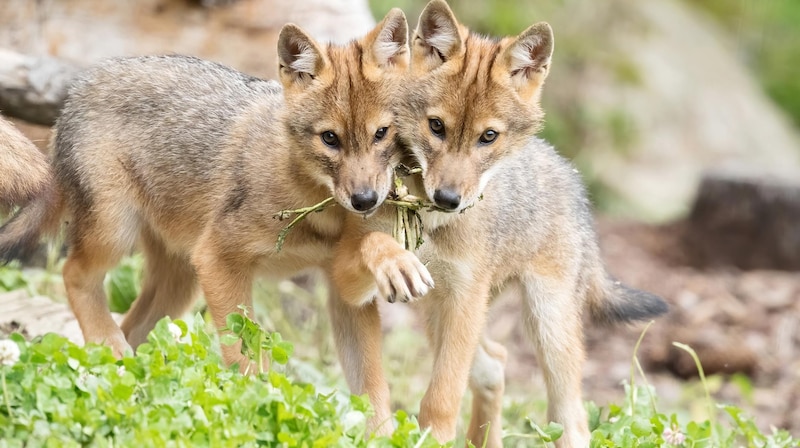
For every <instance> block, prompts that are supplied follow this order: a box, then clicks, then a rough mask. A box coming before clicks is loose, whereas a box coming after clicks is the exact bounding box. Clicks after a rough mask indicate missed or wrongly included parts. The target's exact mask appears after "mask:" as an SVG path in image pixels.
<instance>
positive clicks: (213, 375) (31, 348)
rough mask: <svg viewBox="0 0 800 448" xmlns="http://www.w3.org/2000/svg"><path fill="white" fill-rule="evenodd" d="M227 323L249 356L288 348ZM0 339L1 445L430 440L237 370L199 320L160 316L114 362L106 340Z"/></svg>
mask: <svg viewBox="0 0 800 448" xmlns="http://www.w3.org/2000/svg"><path fill="white" fill-rule="evenodd" d="M228 329H229V330H230V332H231V333H232V334H233V335H235V336H232V337H226V338H225V339H226V340H228V342H230V340H234V339H235V340H241V341H242V342H243V344H242V345H243V351H244V352H246V353H248V354H249V355H250V358H251V359H253V360H256V359H258V358H259V357H260V356H270V357H271V359H272V361H273V362H274V363H278V364H280V363H284V362H286V361H287V360H288V358H289V356H290V355H291V352H292V348H291V345H290V344H288V343H286V342H285V341H282V340H281V339H280V337H279V336H278V335H277V334H275V333H268V332H265V331H264V330H263V329H261V328H260V327H258V326H257V325H256V324H255V323H254V322H252V321H251V320H250V319H249V318H247V317H245V316H241V315H232V316H231V317H230V318H229V319H228ZM2 342H3V343H4V344H6V345H8V344H14V346H15V347H16V348H17V349H18V350H17V351H18V353H17V354H16V355H15V354H14V353H13V352H14V350H8V351H3V350H0V357H3V359H2V361H3V362H2V363H1V364H0V369H2V370H0V373H2V380H3V386H4V396H3V402H2V405H0V445H1V446H4V447H22V446H48V447H50V446H58V447H79V446H90V447H112V446H136V445H138V446H175V447H190V446H191V447H196V446H198V447H202V446H214V447H219V446H223V447H224V446H231V447H234V446H236V447H239V446H275V447H279V446H280V447H406V446H409V447H410V446H419V447H430V446H436V445H437V444H436V443H435V442H434V441H433V439H432V438H431V437H430V436H429V435H428V433H427V432H426V431H421V430H420V429H419V426H418V424H417V423H416V420H415V419H414V418H412V417H409V416H408V415H407V414H405V413H403V412H398V413H397V414H396V415H395V419H396V423H397V430H396V431H395V433H394V434H393V435H392V436H391V437H380V438H374V437H373V438H371V437H370V436H369V435H367V434H366V433H365V425H366V420H367V417H368V416H369V415H370V412H371V410H370V407H369V403H368V400H367V399H366V398H365V397H360V396H348V397H347V398H346V399H341V398H340V397H341V394H336V393H330V394H327V395H323V394H320V393H319V392H317V390H316V388H315V386H314V385H312V384H308V383H303V382H298V381H295V380H293V379H292V378H289V377H287V376H286V375H285V374H283V373H281V372H279V371H278V370H277V369H272V370H270V371H269V372H259V373H257V374H253V375H242V374H240V373H239V371H238V370H237V369H235V368H226V367H224V366H223V364H222V360H221V357H220V355H219V353H218V351H217V350H216V340H215V338H214V337H212V336H210V335H209V334H208V333H207V332H206V330H205V328H204V324H203V320H202V319H201V318H197V319H195V320H194V323H193V324H192V325H191V326H190V325H187V324H186V323H184V322H183V321H175V322H171V321H170V320H169V319H164V320H162V321H160V322H159V323H158V324H157V325H156V328H155V329H154V330H153V332H152V333H151V334H150V336H149V337H148V341H147V342H146V343H145V344H142V345H141V346H139V348H138V349H137V353H136V355H135V356H126V357H124V358H123V359H121V360H117V359H116V358H114V356H113V355H112V354H111V350H110V349H109V348H108V347H105V346H98V345H92V344H89V345H87V346H85V347H79V346H77V345H75V344H73V343H71V342H69V341H68V340H67V339H66V338H64V337H61V336H58V335H56V334H47V335H45V336H43V337H41V338H37V339H35V340H34V341H32V342H28V341H25V340H24V338H22V337H21V336H20V335H17V334H15V335H12V336H11V340H7V341H2ZM4 347H5V346H4ZM6 348H7V347H6ZM259 353H260V354H259ZM6 355H8V356H6Z"/></svg>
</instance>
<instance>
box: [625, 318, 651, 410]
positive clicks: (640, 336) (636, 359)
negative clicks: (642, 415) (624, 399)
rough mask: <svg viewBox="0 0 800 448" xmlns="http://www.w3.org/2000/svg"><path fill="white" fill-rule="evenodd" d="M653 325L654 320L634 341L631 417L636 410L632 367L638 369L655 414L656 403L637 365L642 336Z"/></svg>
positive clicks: (639, 366)
mask: <svg viewBox="0 0 800 448" xmlns="http://www.w3.org/2000/svg"><path fill="white" fill-rule="evenodd" d="M653 323H655V321H654V320H651V321H650V322H648V323H647V325H646V326H645V327H644V329H643V330H642V333H641V334H640V335H639V339H638V340H637V341H636V345H634V346H633V359H632V360H631V382H630V384H631V398H630V401H631V416H633V413H634V410H635V409H636V384H635V383H634V371H635V370H634V367H635V369H638V371H639V375H641V376H642V381H644V384H645V386H647V390H648V395H649V396H650V404H651V405H652V406H653V413H656V403H655V399H654V398H653V394H651V393H650V385H649V384H648V383H647V377H646V376H645V374H644V370H642V365H641V364H640V363H639V356H638V354H639V346H640V345H642V341H643V340H644V335H645V334H647V330H649V329H650V326H651V325H653Z"/></svg>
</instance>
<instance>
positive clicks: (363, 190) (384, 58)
mask: <svg viewBox="0 0 800 448" xmlns="http://www.w3.org/2000/svg"><path fill="white" fill-rule="evenodd" d="M278 59H279V61H278V62H279V73H280V80H281V83H282V84H283V87H284V95H285V98H286V102H285V108H286V110H285V113H286V114H287V115H286V117H289V118H290V119H289V120H287V128H288V133H289V136H290V138H291V139H292V140H293V142H292V143H293V144H294V145H293V146H294V147H295V148H296V150H297V151H298V152H299V153H298V154H297V156H298V157H295V160H297V162H298V164H300V165H302V166H301V167H298V168H300V169H299V170H298V171H299V172H302V173H303V174H304V175H306V176H309V178H311V179H312V180H313V181H314V182H316V183H317V184H319V185H324V186H327V187H328V188H329V189H330V192H331V194H332V196H333V197H334V198H335V199H336V201H337V202H338V203H339V204H341V205H342V206H344V207H345V208H347V209H349V210H351V211H354V212H359V213H368V212H370V211H372V210H374V209H375V208H376V207H377V206H378V205H380V204H381V203H382V202H383V200H384V199H386V196H387V194H388V193H389V190H390V188H391V186H392V166H393V162H394V161H395V160H396V159H397V158H398V157H399V156H400V154H399V153H398V150H396V144H395V140H396V132H397V130H396V127H395V121H396V120H395V108H396V106H397V100H398V98H399V96H400V92H399V84H400V83H401V81H402V79H403V78H404V77H405V75H406V71H407V69H408V65H409V51H408V24H407V22H406V17H405V15H403V12H402V11H400V10H399V9H393V10H391V11H390V12H389V13H388V14H387V15H386V17H385V18H384V19H383V20H382V21H381V22H380V23H379V24H378V25H377V26H376V27H375V29H373V30H372V31H370V32H369V33H368V34H367V35H366V36H365V37H363V38H361V39H359V40H357V41H352V42H350V43H348V44H346V45H343V46H335V45H330V44H327V45H322V44H319V43H317V42H315V41H314V39H312V38H311V37H309V36H308V35H307V34H306V33H304V32H303V31H302V30H300V28H298V27H297V26H295V25H292V24H289V25H286V26H284V27H283V29H282V30H281V33H280V36H279V38H278Z"/></svg>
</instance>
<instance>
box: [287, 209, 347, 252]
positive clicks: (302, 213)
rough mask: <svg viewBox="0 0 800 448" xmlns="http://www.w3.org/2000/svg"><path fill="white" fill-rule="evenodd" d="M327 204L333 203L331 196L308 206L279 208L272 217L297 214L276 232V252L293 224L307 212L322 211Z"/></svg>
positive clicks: (306, 214) (307, 213)
mask: <svg viewBox="0 0 800 448" xmlns="http://www.w3.org/2000/svg"><path fill="white" fill-rule="evenodd" d="M329 205H335V204H334V203H333V197H330V198H328V199H325V200H324V201H322V202H320V203H319V204H316V205H312V206H310V207H303V208H298V209H296V210H281V211H279V212H278V213H276V214H275V216H274V217H275V218H277V219H280V220H284V219H286V218H288V217H289V216H291V215H293V214H297V216H296V217H295V218H294V219H293V220H292V222H290V223H289V224H288V225H287V226H286V227H284V228H283V229H282V230H281V231H280V233H278V241H277V242H276V243H275V251H276V252H280V251H281V249H282V248H283V242H284V241H285V240H286V235H287V234H288V233H289V231H290V230H292V228H293V227H294V226H296V225H297V223H299V222H300V221H302V220H303V219H305V217H306V216H308V215H309V214H311V213H313V212H318V211H322V209H324V208H325V207H328V206H329Z"/></svg>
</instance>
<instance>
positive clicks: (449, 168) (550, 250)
mask: <svg viewBox="0 0 800 448" xmlns="http://www.w3.org/2000/svg"><path fill="white" fill-rule="evenodd" d="M552 51H553V34H552V31H551V29H550V26H549V25H547V24H546V23H538V24H535V25H533V26H531V27H530V28H528V29H527V30H525V31H524V32H522V34H520V35H519V36H517V37H513V38H504V39H497V40H495V39H491V38H485V37H481V36H478V35H476V34H472V33H470V32H469V31H468V30H467V29H466V28H465V27H464V26H462V25H460V24H459V23H458V22H457V20H456V18H455V17H454V15H453V13H452V12H451V10H450V8H449V7H448V6H447V4H446V3H445V2H444V1H441V0H434V1H433V2H431V3H429V4H428V6H427V7H426V8H425V10H424V11H423V12H422V14H421V17H420V19H419V25H418V27H417V29H416V32H415V34H414V36H413V40H412V49H411V53H412V54H411V71H410V73H411V79H410V82H409V83H408V86H409V88H408V90H407V92H406V97H405V98H406V99H405V102H404V106H403V107H402V112H401V113H400V116H399V120H400V121H399V126H400V131H399V136H400V138H401V139H403V140H404V141H405V142H406V144H407V146H408V148H409V149H410V152H411V153H412V154H413V156H414V157H415V158H416V159H417V161H418V162H419V164H420V165H421V168H422V175H421V177H420V176H416V177H413V178H410V182H408V185H409V190H411V191H412V193H414V194H416V195H417V196H419V197H426V198H428V199H429V200H430V201H432V202H433V203H435V204H436V206H437V207H438V208H439V209H441V210H447V211H450V212H452V213H441V212H427V213H426V212H423V214H422V220H423V224H424V239H425V243H424V244H423V245H422V246H421V247H420V249H419V250H418V255H419V258H420V260H421V261H423V262H424V263H425V265H426V266H427V269H428V271H430V274H431V275H432V277H433V280H435V282H436V288H435V289H433V290H431V291H430V292H429V293H428V294H427V295H425V292H424V291H421V290H418V288H419V287H422V286H424V284H421V283H419V282H415V281H413V279H414V278H415V275H412V274H413V272H407V271H406V272H399V273H397V274H396V275H398V276H400V277H401V278H407V279H409V281H407V282H406V284H405V287H404V288H403V289H401V290H397V289H396V288H394V287H393V286H392V285H389V284H387V283H386V282H384V281H382V277H381V275H380V273H379V272H378V270H379V268H380V267H381V266H382V265H383V264H384V263H386V262H387V261H389V260H392V259H393V258H395V257H397V256H398V254H400V253H402V252H404V249H403V248H402V247H401V246H400V245H399V244H398V243H396V242H395V241H394V240H393V239H392V238H391V237H389V236H388V235H387V234H386V233H382V232H387V231H388V230H389V229H391V223H392V219H393V215H392V213H391V212H388V213H386V214H383V215H382V214H381V213H380V212H379V213H378V214H376V215H375V216H374V217H373V218H372V219H369V220H366V221H364V220H361V221H360V222H361V223H362V224H361V225H360V226H359V225H357V223H355V221H356V220H352V221H354V224H353V225H350V224H348V225H347V226H346V230H345V233H346V234H345V235H344V236H343V237H342V240H341V243H340V245H339V247H338V248H337V252H336V254H335V255H334V262H333V264H332V269H333V278H334V282H335V284H336V287H337V289H338V290H339V291H340V292H341V293H342V294H341V297H340V298H341V300H340V301H338V302H335V303H334V305H333V307H332V308H333V309H335V310H338V316H337V318H335V319H333V324H334V326H335V327H336V331H335V334H337V336H338V338H339V344H338V346H339V347H342V348H343V349H342V348H340V350H341V351H342V353H341V354H340V358H342V362H343V363H350V364H351V366H350V367H349V368H345V369H344V371H345V373H346V374H347V375H348V382H349V384H350V385H351V387H352V388H353V393H367V394H369V396H370V399H371V401H372V403H373V406H374V407H375V408H376V410H377V412H379V413H383V414H385V413H386V409H388V407H389V402H388V386H387V385H386V381H385V380H384V378H383V377H382V371H381V367H380V356H379V355H380V346H379V344H378V345H377V347H376V344H375V343H371V344H365V343H361V345H359V342H358V341H375V340H378V339H379V338H380V328H379V326H378V325H376V324H375V323H374V322H375V321H376V320H377V317H376V315H375V311H374V306H371V302H370V301H371V300H372V297H373V295H375V294H377V296H378V297H379V298H386V297H389V298H393V296H398V297H401V298H403V299H413V298H418V297H422V296H425V297H424V298H423V299H421V300H418V301H417V302H416V303H415V305H416V306H418V307H419V309H420V311H421V312H420V313H419V314H420V315H421V316H424V319H425V324H426V327H427V334H428V337H429V339H430V346H431V350H432V351H433V357H434V365H433V375H432V379H431V382H430V385H429V387H428V390H427V392H426V394H425V396H424V398H423V400H422V403H421V406H420V413H419V422H420V424H421V425H422V426H426V427H431V429H432V434H433V435H434V436H435V437H436V439H437V440H439V441H440V442H446V441H449V440H452V439H453V438H454V437H455V433H456V422H457V416H458V411H459V407H460V403H461V398H462V396H463V393H464V390H465V389H466V387H467V385H469V386H470V388H471V389H472V391H473V397H474V398H473V400H474V402H473V407H472V419H471V423H470V425H469V428H468V431H467V437H468V439H469V440H471V441H472V442H473V443H474V444H475V446H484V445H483V444H484V442H485V443H486V445H485V446H491V447H500V446H502V441H501V434H502V429H501V421H500V415H501V414H500V412H501V408H502V394H503V390H504V375H503V369H504V365H505V364H504V363H505V359H506V351H505V349H504V348H503V347H502V346H500V345H499V344H497V343H495V342H493V341H491V340H489V339H488V338H486V337H485V336H483V337H482V336H481V334H482V332H483V330H484V327H485V323H486V313H487V307H488V304H489V302H490V298H491V297H493V296H495V295H496V294H497V293H499V292H500V291H502V290H503V289H505V288H507V287H513V288H515V289H516V290H517V291H518V293H519V294H520V295H521V298H522V316H521V317H522V319H523V320H524V322H525V324H526V326H527V327H528V330H529V332H530V335H531V337H532V341H533V343H534V345H535V347H536V350H537V354H538V359H539V362H540V365H541V367H542V369H543V374H544V380H545V383H546V385H547V395H548V399H549V404H548V418H549V419H550V420H551V421H555V422H558V423H561V424H562V425H563V426H564V433H563V436H562V437H561V438H560V439H559V440H558V442H557V443H556V445H557V446H559V447H562V448H563V447H586V446H588V445H589V438H590V437H589V429H588V424H587V414H586V411H585V409H584V407H583V402H582V398H581V369H582V365H583V361H584V357H585V353H584V352H585V349H584V343H583V323H582V315H583V314H584V312H588V313H589V315H590V316H591V317H592V318H594V320H595V321H598V322H601V323H609V324H610V323H617V322H630V321H635V320H644V319H649V318H651V317H653V316H657V315H659V314H662V313H664V312H665V311H666V310H667V306H666V304H665V302H664V301H663V300H662V299H660V298H659V297H656V296H654V295H652V294H649V293H646V292H642V291H637V290H634V289H631V288H628V287H626V286H624V285H622V284H620V283H619V282H616V281H615V280H613V279H612V278H611V277H610V276H609V274H608V273H607V272H606V270H605V268H604V266H603V263H602V261H601V259H600V254H599V250H598V245H597V241H596V236H595V232H594V229H593V222H592V215H591V210H590V203H589V201H588V199H587V195H586V192H585V190H584V187H583V185H582V182H581V179H580V177H579V175H578V174H577V171H576V170H575V169H574V168H573V167H572V165H570V163H568V162H567V161H566V160H564V159H563V158H561V157H560V156H559V155H558V154H557V153H556V152H555V150H554V149H553V148H552V147H551V146H550V145H548V144H546V143H545V142H544V141H542V140H539V139H538V138H536V137H535V136H534V135H535V134H536V132H537V131H538V129H539V127H540V126H541V123H542V120H543V112H542V110H541V108H540V106H539V97H540V91H541V87H542V85H543V83H544V80H545V78H546V76H547V74H548V71H549V67H550V58H551V54H552ZM481 197H482V198H483V199H482V200H481ZM352 254H358V255H359V258H358V259H354V258H353V257H352ZM370 279H371V281H370ZM394 298H396V297H394ZM353 307H356V308H355V309H356V310H358V312H353V311H352V310H353ZM348 319H349V320H348ZM358 350H361V351H360V352H359V351H358ZM471 363H472V367H471V369H470V364H471ZM354 372H355V375H354V374H353V373H354ZM487 424H488V427H487ZM485 437H488V438H486V440H484V439H485Z"/></svg>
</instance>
